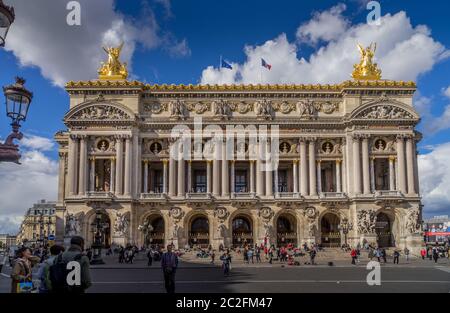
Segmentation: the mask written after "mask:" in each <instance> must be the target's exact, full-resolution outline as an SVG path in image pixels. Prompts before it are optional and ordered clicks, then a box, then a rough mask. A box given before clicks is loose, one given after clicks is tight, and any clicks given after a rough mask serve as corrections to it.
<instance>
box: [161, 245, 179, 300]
mask: <svg viewBox="0 0 450 313" xmlns="http://www.w3.org/2000/svg"><path fill="white" fill-rule="evenodd" d="M161 267H162V270H163V274H164V283H165V287H166V291H167V293H175V272H176V270H177V267H178V257H177V256H176V254H175V253H173V252H172V245H168V246H167V252H166V253H164V254H163V256H162V258H161Z"/></svg>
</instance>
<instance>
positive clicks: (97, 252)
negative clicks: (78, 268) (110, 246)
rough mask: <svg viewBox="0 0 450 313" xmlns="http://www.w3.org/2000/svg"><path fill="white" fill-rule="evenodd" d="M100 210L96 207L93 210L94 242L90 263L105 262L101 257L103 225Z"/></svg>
mask: <svg viewBox="0 0 450 313" xmlns="http://www.w3.org/2000/svg"><path fill="white" fill-rule="evenodd" d="M102 217H103V214H102V212H101V211H100V210H99V209H97V210H96V211H95V222H94V224H93V226H94V244H93V245H92V249H93V250H94V254H93V257H92V261H91V264H105V262H104V261H103V259H102V241H101V239H102V233H103V225H102Z"/></svg>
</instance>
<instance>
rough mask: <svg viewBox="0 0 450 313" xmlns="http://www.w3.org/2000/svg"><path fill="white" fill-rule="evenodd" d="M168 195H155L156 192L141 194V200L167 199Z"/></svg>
mask: <svg viewBox="0 0 450 313" xmlns="http://www.w3.org/2000/svg"><path fill="white" fill-rule="evenodd" d="M165 198H166V194H164V193H155V192H149V193H141V199H155V200H158V199H165Z"/></svg>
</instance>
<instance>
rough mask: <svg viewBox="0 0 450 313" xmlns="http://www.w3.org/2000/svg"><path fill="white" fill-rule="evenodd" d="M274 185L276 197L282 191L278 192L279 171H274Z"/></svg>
mask: <svg viewBox="0 0 450 313" xmlns="http://www.w3.org/2000/svg"><path fill="white" fill-rule="evenodd" d="M273 185H274V190H275V191H274V192H275V196H278V194H279V193H280V191H279V190H278V169H276V170H275V171H273Z"/></svg>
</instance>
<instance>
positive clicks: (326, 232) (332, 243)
mask: <svg viewBox="0 0 450 313" xmlns="http://www.w3.org/2000/svg"><path fill="white" fill-rule="evenodd" d="M339 223H340V219H339V216H337V215H336V214H333V213H327V214H325V215H324V216H323V217H322V219H321V221H320V234H321V243H322V246H323V247H328V248H337V247H340V246H341V232H340V231H339Z"/></svg>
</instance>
